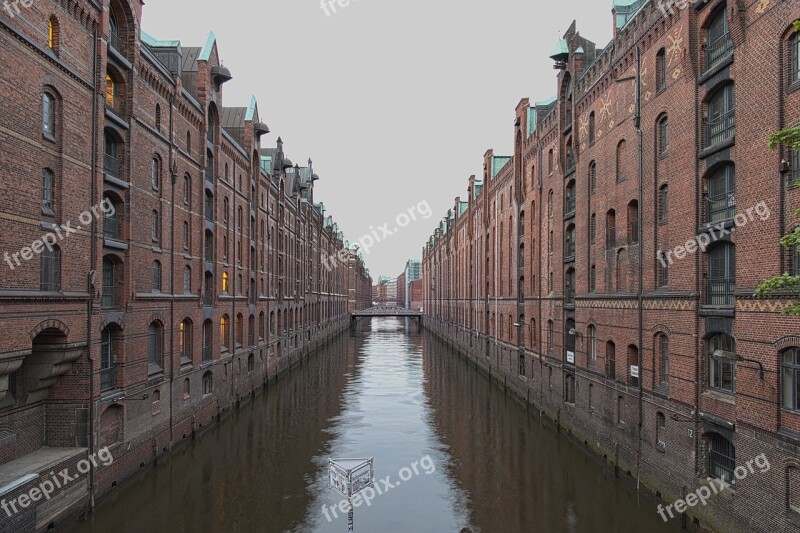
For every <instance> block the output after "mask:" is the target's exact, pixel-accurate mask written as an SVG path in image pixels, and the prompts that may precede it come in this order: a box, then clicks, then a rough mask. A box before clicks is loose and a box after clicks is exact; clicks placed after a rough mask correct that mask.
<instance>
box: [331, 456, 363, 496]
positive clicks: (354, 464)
mask: <svg viewBox="0 0 800 533" xmlns="http://www.w3.org/2000/svg"><path fill="white" fill-rule="evenodd" d="M374 483H375V469H374V468H373V460H372V457H370V458H369V459H336V460H334V459H329V460H328V487H329V488H331V489H333V490H335V491H336V492H338V493H339V494H341V495H342V496H344V497H345V498H352V497H353V496H355V495H356V494H358V493H359V492H361V491H362V490H364V489H366V488H369V487H372V486H373V484H374Z"/></svg>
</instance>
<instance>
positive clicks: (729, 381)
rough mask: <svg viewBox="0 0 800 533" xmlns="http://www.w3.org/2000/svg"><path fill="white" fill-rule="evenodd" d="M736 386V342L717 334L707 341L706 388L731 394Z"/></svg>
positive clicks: (728, 336)
mask: <svg viewBox="0 0 800 533" xmlns="http://www.w3.org/2000/svg"><path fill="white" fill-rule="evenodd" d="M735 386H736V341H734V339H733V337H731V336H730V335H726V334H725V333H718V334H716V335H714V336H713V337H711V338H710V339H708V387H709V388H710V389H714V390H718V391H722V392H728V393H733V392H734V389H735Z"/></svg>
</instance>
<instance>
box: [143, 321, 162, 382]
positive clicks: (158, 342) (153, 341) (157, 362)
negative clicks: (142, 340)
mask: <svg viewBox="0 0 800 533" xmlns="http://www.w3.org/2000/svg"><path fill="white" fill-rule="evenodd" d="M147 363H148V366H149V368H148V371H149V373H150V374H154V373H156V372H161V371H162V370H163V366H164V328H163V326H162V325H161V323H160V322H157V321H154V322H151V323H150V326H149V327H148V329H147Z"/></svg>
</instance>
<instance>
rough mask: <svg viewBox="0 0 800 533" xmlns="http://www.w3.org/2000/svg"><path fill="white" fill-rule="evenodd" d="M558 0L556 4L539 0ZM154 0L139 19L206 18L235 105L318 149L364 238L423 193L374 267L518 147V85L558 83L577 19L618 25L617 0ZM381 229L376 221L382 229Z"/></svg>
mask: <svg viewBox="0 0 800 533" xmlns="http://www.w3.org/2000/svg"><path fill="white" fill-rule="evenodd" d="M543 6H546V7H543ZM336 9H337V12H336V13H333V11H332V9H331V8H330V7H329V8H328V13H330V15H326V13H325V11H323V9H321V7H320V3H319V0H267V1H265V2H253V1H252V0H250V1H245V0H225V1H223V2H211V1H208V0H194V1H189V0H168V1H167V0H147V2H146V5H145V6H144V15H143V17H144V18H143V29H144V31H146V32H148V33H150V34H151V35H153V36H154V37H156V38H158V39H180V40H181V42H182V44H183V45H184V46H202V45H203V43H204V42H205V39H206V36H207V35H208V32H209V30H213V31H214V33H215V34H216V36H217V46H218V48H219V53H220V57H221V59H222V60H223V61H224V63H225V66H227V67H228V68H230V69H231V72H232V73H233V76H234V79H233V81H231V82H230V83H228V84H226V85H225V90H224V104H225V105H227V106H246V105H247V104H248V102H249V98H250V95H251V94H255V96H256V97H257V98H258V105H259V111H260V114H261V118H262V120H263V121H264V122H266V123H267V124H268V125H269V127H270V129H271V130H272V133H270V134H269V135H267V136H265V137H263V138H262V144H265V145H267V146H274V143H275V140H276V139H277V137H278V136H281V137H282V138H283V141H284V147H285V150H286V152H287V154H288V156H289V158H291V159H292V161H293V162H295V163H299V164H301V165H303V164H304V162H305V161H306V160H307V159H308V158H309V157H311V158H312V159H313V161H314V170H315V171H316V173H317V174H319V175H320V178H321V179H320V181H318V182H317V186H316V188H315V200H316V201H317V202H319V201H322V202H324V203H325V206H326V207H327V208H328V213H329V214H331V215H333V217H334V219H335V220H336V221H337V222H338V223H339V226H340V227H341V228H342V230H343V231H344V233H345V236H346V238H348V239H349V240H351V241H356V240H358V239H360V238H361V237H362V236H364V235H367V234H369V233H370V227H371V226H372V227H374V228H378V227H380V226H382V225H384V224H385V223H389V224H390V225H389V229H394V228H395V227H397V224H396V222H395V221H396V217H397V216H398V215H399V214H401V213H408V210H409V208H411V207H412V206H420V207H422V213H423V214H425V212H426V209H427V207H430V209H431V211H432V213H433V215H432V216H431V217H430V218H428V219H427V220H424V219H422V217H421V216H419V215H417V220H416V221H414V222H412V223H410V224H409V225H408V226H407V227H405V228H402V229H398V231H397V233H395V234H393V235H391V236H389V237H385V238H383V240H382V242H380V243H379V244H377V245H376V246H374V248H373V249H372V250H371V251H370V252H369V253H368V254H366V255H365V259H366V262H367V266H368V267H369V268H370V270H371V273H372V277H373V279H377V277H378V275H381V274H385V275H389V276H392V277H394V276H396V275H398V274H400V273H401V271H402V269H403V266H404V265H405V261H406V260H407V259H409V258H412V257H413V258H420V256H421V253H422V247H423V244H424V243H425V241H426V240H427V238H428V237H429V236H430V234H431V233H432V231H433V229H434V227H435V226H436V224H437V222H438V220H439V219H440V218H441V217H442V216H444V214H445V212H446V210H447V209H448V208H450V207H451V206H452V205H453V200H454V198H455V197H456V196H458V195H461V196H462V197H463V196H466V187H467V181H468V178H469V176H470V175H471V174H476V175H480V174H481V169H482V164H483V159H482V158H483V153H484V152H485V151H486V150H487V149H488V148H494V149H495V153H497V154H498V155H511V153H512V145H513V122H514V108H515V107H516V104H517V103H518V102H519V100H520V99H521V98H524V97H529V98H530V99H531V100H533V101H535V100H544V99H546V98H548V97H550V96H551V95H553V94H555V92H556V83H555V76H556V71H555V70H553V68H552V62H551V60H550V59H548V57H547V56H548V55H549V53H550V51H551V50H552V49H553V46H554V45H555V42H556V39H557V38H558V37H559V36H560V35H562V34H563V33H564V31H566V29H567V28H568V26H569V24H570V23H571V22H572V20H573V19H577V21H578V31H580V33H581V35H583V36H584V37H586V38H588V39H590V40H592V41H594V42H595V43H597V45H598V47H604V46H605V45H606V44H607V43H608V41H609V40H610V39H611V35H612V18H611V0H591V1H589V0H560V1H557V2H547V3H543V2H541V1H540V0H535V1H529V2H520V1H519V0H491V1H486V2H464V1H463V0H459V1H456V0H402V1H386V0H350V5H348V6H347V7H344V8H342V7H339V6H338V4H337V6H336ZM379 235H380V233H379Z"/></svg>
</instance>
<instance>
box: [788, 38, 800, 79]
mask: <svg viewBox="0 0 800 533" xmlns="http://www.w3.org/2000/svg"><path fill="white" fill-rule="evenodd" d="M790 46H791V53H790V55H791V61H792V66H791V68H792V72H791V76H792V77H791V83H794V82H797V81H800V32H798V33H795V34H794V35H793V36H792V40H791V42H790Z"/></svg>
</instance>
